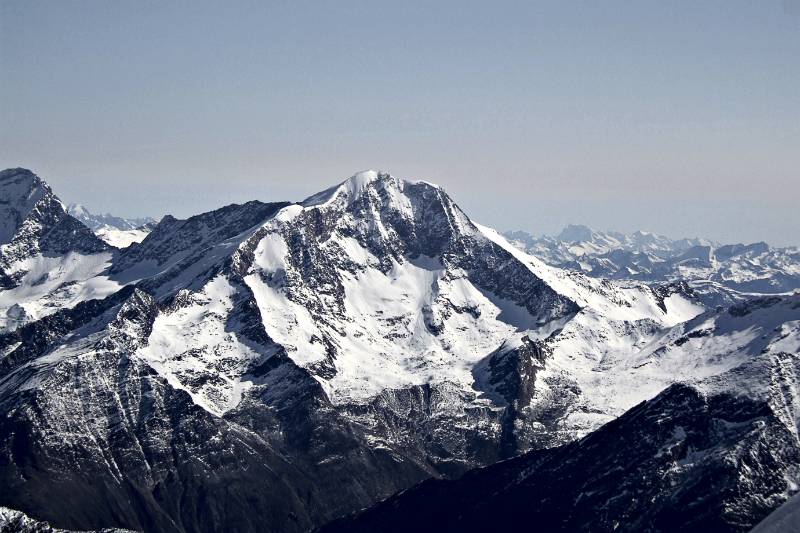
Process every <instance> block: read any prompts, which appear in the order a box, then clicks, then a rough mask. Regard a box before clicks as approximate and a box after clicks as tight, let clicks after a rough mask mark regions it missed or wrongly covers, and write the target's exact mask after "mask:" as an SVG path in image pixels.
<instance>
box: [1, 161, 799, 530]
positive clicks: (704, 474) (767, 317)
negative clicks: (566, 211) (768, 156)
mask: <svg viewBox="0 0 800 533" xmlns="http://www.w3.org/2000/svg"><path fill="white" fill-rule="evenodd" d="M72 212H73V213H74V214H76V215H81V216H84V218H86V216H88V215H85V213H88V212H86V211H85V210H78V209H76V208H73V210H72ZM0 219H1V220H2V227H0V230H2V239H0V280H1V281H2V286H1V288H0V406H1V409H2V412H3V413H4V416H3V417H2V418H0V452H2V453H0V506H4V507H6V508H9V509H11V510H13V511H7V512H6V511H3V513H5V514H3V513H0V516H9V517H12V518H13V520H16V522H15V523H19V524H22V523H31V524H35V523H39V522H36V521H46V522H47V523H49V524H51V525H52V526H53V527H57V528H63V529H71V530H78V529H80V530H90V529H95V530H96V529H102V528H126V529H131V530H138V531H157V532H162V531H163V532H173V531H174V532H189V531H202V532H214V531H243V532H246V531H268V532H269V531H274V532H284V531H286V532H292V531H297V532H301V531H310V530H313V529H315V528H320V527H327V528H330V530H333V531H340V530H341V531H350V530H363V531H383V530H386V531H394V530H400V528H401V526H402V525H407V526H408V527H412V526H413V527H416V528H417V529H430V528H433V527H434V526H435V527H437V528H441V529H442V530H455V529H456V528H459V529H467V530H477V528H478V527H479V526H482V527H489V526H490V525H492V524H501V525H512V524H517V525H518V524H528V526H527V527H529V528H532V527H534V525H533V524H540V525H541V527H542V528H543V530H558V529H563V530H574V529H581V528H584V529H588V530H592V531H611V530H628V531H634V530H641V529H650V530H662V531H671V530H674V529H675V528H693V527H712V528H716V530H722V531H746V530H747V529H748V528H750V527H752V526H754V525H755V524H756V523H757V522H758V521H760V520H761V519H762V518H763V517H764V516H766V515H767V514H768V513H769V512H770V511H771V510H772V509H774V508H777V507H778V506H779V505H780V504H781V503H783V502H784V501H786V500H787V499H788V498H789V497H790V496H791V494H792V493H793V492H794V490H795V489H794V488H793V487H794V486H796V485H794V483H795V481H794V480H795V479H796V477H797V471H798V465H800V445H798V437H797V435H798V431H797V419H798V409H800V398H798V395H797V375H796V374H797V357H798V353H799V352H800V325H799V324H800V295H797V294H794V295H793V294H775V295H770V296H763V295H762V296H754V295H751V294H747V293H746V292H745V291H743V290H740V289H741V287H737V286H731V285H725V284H722V283H717V282H714V281H713V280H707V281H708V283H705V284H700V283H699V278H692V279H689V280H686V279H682V278H681V277H680V276H677V275H676V276H662V277H659V278H658V279H646V280H639V279H632V278H631V277H627V278H625V279H618V280H608V279H604V278H602V277H597V276H595V274H594V273H591V272H590V273H589V274H591V275H589V274H587V273H585V272H583V271H582V270H585V269H565V268H560V267H556V266H553V265H552V264H548V263H552V261H551V260H550V259H549V258H545V259H547V260H546V261H542V260H541V259H540V258H538V257H536V255H537V254H536V253H534V254H529V253H526V252H525V251H523V250H521V249H520V247H519V246H515V245H514V244H512V243H510V242H509V241H508V240H507V239H506V238H504V237H503V236H502V235H500V234H499V233H497V232H496V231H494V230H492V229H490V228H487V227H484V226H481V225H479V224H476V223H474V222H473V221H472V220H471V219H470V218H469V217H468V216H467V214H465V213H464V212H463V211H462V210H461V209H460V208H459V206H458V205H457V204H456V203H455V202H454V201H453V199H452V198H450V196H449V195H448V194H447V193H446V192H445V191H444V190H442V189H441V188H440V187H438V186H436V185H433V184H430V183H427V182H423V181H406V180H401V179H398V178H396V177H394V176H391V175H389V174H387V173H383V172H374V171H366V172H361V173H359V174H356V175H355V176H353V177H351V178H349V179H347V180H345V181H344V182H342V183H340V184H339V185H336V186H334V187H331V188H330V189H327V190H325V191H322V192H320V193H318V194H315V195H313V196H311V197H309V198H307V199H306V200H304V201H302V202H269V203H266V202H260V201H251V202H247V203H244V204H241V205H238V204H233V205H229V206H225V207H222V208H220V209H217V210H215V211H211V212H208V213H202V214H199V215H196V216H193V217H190V218H188V219H185V220H182V219H177V218H175V217H172V216H169V215H167V216H165V217H163V218H162V219H161V220H160V221H159V222H158V223H154V224H153V223H149V225H148V226H147V227H146V228H145V229H143V230H141V234H140V235H139V234H137V235H136V239H134V240H130V242H128V241H115V242H116V244H115V242H109V241H108V239H101V238H99V237H98V235H100V232H101V230H102V229H103V228H104V227H105V226H102V225H100V226H97V227H95V228H93V229H94V231H95V232H97V235H95V233H93V231H92V230H90V229H89V228H88V227H86V226H85V225H83V224H82V223H81V222H80V221H79V220H78V218H76V217H75V216H73V215H70V214H69V213H68V212H67V210H66V209H65V207H64V206H63V204H62V203H61V202H60V201H59V200H58V199H57V198H56V197H55V195H53V193H52V191H51V190H50V188H49V187H48V186H47V185H46V184H45V183H44V182H43V181H42V180H41V179H39V178H38V177H37V176H35V175H34V174H33V173H31V172H30V171H27V170H24V169H13V170H7V171H4V172H2V173H0ZM107 220H110V219H107ZM132 224H133V223H132ZM117 229H118V230H124V231H139V230H138V229H137V228H135V227H134V228H117ZM516 244H517V245H519V242H517V243H516ZM734 252H735V251H731V257H733V256H734V255H736V254H735V253H734ZM724 253H726V252H724V251H723V252H720V251H719V249H716V250H715V257H716V258H719V257H721V254H722V255H724ZM747 253H750V252H747ZM740 255H741V254H740ZM787 268H788V267H787ZM612 277H615V276H612ZM742 472H744V474H742ZM412 487H414V488H412ZM409 489H410V490H409ZM400 491H405V492H402V493H401V494H399V495H396V496H393V495H395V494H397V493H398V492H400ZM387 498H389V499H387ZM383 500H385V501H383ZM381 501H383V503H378V502H381ZM522 502H524V503H522ZM375 504H377V506H376V507H374V508H372V509H370V510H367V511H364V512H361V513H360V514H352V513H355V512H357V511H359V510H362V509H365V508H369V507H371V506H373V505H375ZM412 507H413V512H411V511H409V510H410V509H412ZM27 517H30V518H27ZM12 518H9V520H11V519H12ZM326 524H327V526H326ZM31 527H34V526H31ZM48 527H49V526H48ZM536 527H539V526H538V525H537V526H536ZM31 530H33V529H31Z"/></svg>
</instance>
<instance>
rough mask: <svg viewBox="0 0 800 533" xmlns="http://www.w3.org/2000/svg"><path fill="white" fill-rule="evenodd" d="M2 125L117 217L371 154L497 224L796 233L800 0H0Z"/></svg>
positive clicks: (284, 195) (219, 198) (11, 162)
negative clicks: (439, 187)
mask: <svg viewBox="0 0 800 533" xmlns="http://www.w3.org/2000/svg"><path fill="white" fill-rule="evenodd" d="M0 123H1V124H0V166H2V167H3V168H5V167H10V166H24V167H28V168H31V169H32V170H34V171H35V172H37V173H38V174H39V175H40V176H42V177H43V178H44V179H45V180H47V181H48V182H49V183H50V184H51V185H52V186H53V187H54V189H55V190H56V193H57V194H58V195H59V196H60V197H61V198H62V199H63V200H64V201H66V202H73V201H78V202H81V203H83V204H85V205H86V206H87V207H88V208H90V209H91V210H94V211H111V212H113V213H115V214H120V215H126V216H132V215H140V214H141V215H151V216H158V215H161V214H163V213H167V212H169V213H172V214H174V215H176V216H188V215H190V214H193V213H196V212H200V211H203V210H208V209H211V208H215V207H218V206H221V205H224V204H226V203H230V202H236V201H244V200H249V199H260V200H265V201H270V200H285V199H289V200H299V199H301V198H303V197H305V196H308V195H310V194H312V193H314V192H316V191H318V190H320V189H322V188H325V187H327V186H329V185H331V184H333V183H335V182H337V181H341V180H342V179H344V178H346V177H347V176H349V175H351V174H353V173H355V172H356V171H358V170H362V169H366V168H375V169H384V170H388V171H390V172H392V173H393V174H395V175H397V176H400V177H406V178H424V179H428V180H430V181H433V182H436V183H439V184H441V185H443V186H444V187H446V189H447V190H448V192H450V194H451V196H453V197H454V198H455V200H456V201H457V202H458V203H459V204H460V205H461V207H462V208H464V210H465V211H466V212H467V213H468V214H470V215H471V216H472V217H473V218H474V219H476V220H478V221H480V222H482V223H484V224H489V225H492V226H494V227H497V228H499V229H516V228H519V229H525V230H528V231H531V232H533V233H553V232H557V231H558V230H559V229H560V227H561V226H563V225H564V224H566V223H569V222H576V223H585V224H588V225H591V226H594V227H597V228H598V229H606V228H608V229H619V230H624V231H628V230H635V229H648V230H652V231H657V232H661V233H666V234H669V235H673V236H684V235H687V236H694V235H701V236H707V237H711V238H715V239H719V240H724V241H753V240H760V239H764V240H767V241H769V242H772V243H775V244H800V206H799V205H798V204H800V0H759V1H755V0H746V1H735V0H724V1H707V2H696V1H691V2H689V1H687V2H677V1H667V2H665V1H659V2H645V1H630V2H601V1H595V2H586V3H576V2H565V1H558V2H533V1H526V2H518V3H516V2H514V3H504V2H486V1H483V2H465V1H463V0H462V1H457V2H456V1H453V2H450V1H440V2H432V1H426V2H412V1H405V0H404V1H392V2H376V1H364V2H347V1H335V2H333V1H332V2H321V1H320V2H307V3H306V2H301V1H297V0H294V1H287V2H280V3H277V2H273V3H268V2H233V1H225V2H197V1H192V2H164V1H162V2H145V1H129V2H123V1H113V2H108V1H97V2H73V1H65V0H58V1H52V2H37V1H30V0H24V1H23V0H20V1H9V0H0Z"/></svg>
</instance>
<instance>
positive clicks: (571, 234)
mask: <svg viewBox="0 0 800 533" xmlns="http://www.w3.org/2000/svg"><path fill="white" fill-rule="evenodd" d="M593 233H594V232H593V231H592V228H590V227H588V226H584V225H582V224H569V225H568V226H567V227H566V228H564V229H563V230H561V233H559V234H558V238H559V239H560V240H562V241H567V242H586V241H591V240H592V234H593Z"/></svg>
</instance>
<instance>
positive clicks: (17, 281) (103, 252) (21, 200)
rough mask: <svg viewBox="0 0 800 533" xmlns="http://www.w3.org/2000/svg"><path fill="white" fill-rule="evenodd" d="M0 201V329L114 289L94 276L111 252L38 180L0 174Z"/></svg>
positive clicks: (21, 173) (19, 173)
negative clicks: (68, 212) (0, 288)
mask: <svg viewBox="0 0 800 533" xmlns="http://www.w3.org/2000/svg"><path fill="white" fill-rule="evenodd" d="M0 199H2V200H1V201H0V287H2V290H0V331H2V330H8V329H13V328H15V327H18V326H19V325H22V324H24V323H26V322H29V321H31V320H35V319H37V318H41V317H43V316H46V315H48V314H51V313H53V312H55V311H57V310H58V309H61V308H63V307H64V306H72V305H75V304H76V303H78V302H80V301H83V300H88V299H92V298H98V297H103V296H105V295H107V294H111V293H112V292H114V291H116V290H118V289H119V285H118V284H117V283H114V282H112V281H109V280H108V279H107V278H105V277H103V276H101V275H100V273H101V272H103V271H104V270H105V269H107V268H108V266H109V264H110V260H111V255H112V254H111V248H110V247H109V246H108V245H107V244H106V243H104V242H103V241H101V240H100V239H98V238H97V237H96V236H95V235H94V234H93V233H92V232H91V231H90V230H89V229H88V228H87V227H86V226H84V225H83V224H81V223H80V222H79V221H78V220H77V219H75V218H74V217H72V216H71V215H69V214H67V212H66V210H65V208H64V205H63V204H62V203H61V201H60V200H59V199H58V198H57V197H56V196H55V195H54V194H53V191H52V190H51V189H50V187H49V186H48V185H47V184H46V183H45V182H43V181H42V180H41V179H39V177H38V176H36V175H35V174H33V173H32V172H30V171H28V170H25V169H8V170H4V171H2V172H0Z"/></svg>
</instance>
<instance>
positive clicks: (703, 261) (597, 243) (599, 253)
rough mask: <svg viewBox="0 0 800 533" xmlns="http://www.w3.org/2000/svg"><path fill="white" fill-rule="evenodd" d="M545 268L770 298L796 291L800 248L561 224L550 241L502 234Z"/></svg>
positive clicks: (799, 278) (799, 281)
mask: <svg viewBox="0 0 800 533" xmlns="http://www.w3.org/2000/svg"><path fill="white" fill-rule="evenodd" d="M504 235H505V237H506V238H508V239H509V240H510V241H511V242H512V243H514V245H515V246H517V247H519V248H520V249H521V250H524V251H525V252H527V253H529V254H531V255H534V256H536V257H538V258H539V259H541V260H542V261H544V262H546V263H547V264H549V265H552V266H556V267H558V268H565V269H571V270H577V271H580V272H583V273H585V274H587V275H589V276H592V277H597V278H606V279H617V280H623V279H632V280H639V281H646V282H654V281H676V280H682V281H687V282H690V283H692V284H693V285H695V286H697V287H702V286H703V285H706V284H718V285H720V286H722V287H725V288H728V289H733V290H735V291H739V292H748V293H766V294H776V293H785V292H791V291H793V290H795V289H798V288H800V249H798V248H797V247H790V248H773V247H771V246H769V245H768V244H767V243H764V242H757V243H752V244H726V245H720V244H718V243H715V242H713V241H709V240H705V239H697V238H695V239H670V238H668V237H664V236H662V235H656V234H653V233H645V232H641V231H637V232H635V233H631V234H623V233H617V232H600V231H595V230H592V229H590V228H588V227H586V226H576V225H571V226H567V227H566V228H565V229H564V230H563V231H562V232H561V233H560V234H559V235H557V236H555V237H533V236H532V235H530V234H529V233H525V232H524V231H513V232H507V233H505V234H504Z"/></svg>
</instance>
